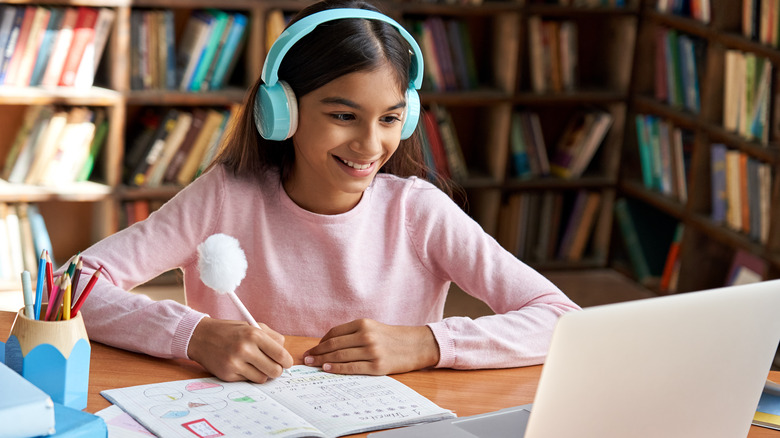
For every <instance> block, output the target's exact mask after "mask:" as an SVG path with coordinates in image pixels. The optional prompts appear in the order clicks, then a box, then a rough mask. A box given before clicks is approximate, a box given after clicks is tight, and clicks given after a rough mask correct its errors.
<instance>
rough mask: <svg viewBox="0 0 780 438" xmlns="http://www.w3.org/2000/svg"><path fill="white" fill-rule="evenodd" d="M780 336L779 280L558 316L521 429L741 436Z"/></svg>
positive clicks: (589, 435)
mask: <svg viewBox="0 0 780 438" xmlns="http://www.w3.org/2000/svg"><path fill="white" fill-rule="evenodd" d="M779 341H780V280H775V281H768V282H762V283H754V284H749V285H742V286H734V287H729V288H720V289H713V290H708V291H702V292H692V293H686V294H679V295H674V296H668V297H660V298H652V299H646V300H640V301H632V302H627V303H619V304H610V305H606V306H599V307H592V308H588V309H585V310H583V311H582V312H575V313H569V314H566V315H564V316H563V317H561V319H560V320H559V322H558V325H557V327H556V329H555V332H554V334H553V339H552V345H551V347H550V351H549V355H548V357H547V361H546V363H545V366H544V369H543V371H542V376H541V379H540V382H539V387H538V389H537V393H536V397H535V399H534V406H533V409H532V412H531V416H530V419H529V424H528V429H527V430H526V434H525V438H543V437H573V436H576V437H578V438H596V437H598V438H604V437H633V438H644V437H653V438H656V437H664V438H672V437H684V438H692V437H723V438H734V437H740V436H741V437H744V436H746V435H747V432H748V429H749V428H750V422H751V419H752V417H753V414H754V412H755V408H756V406H757V404H758V399H759V396H760V394H761V390H762V388H763V385H764V382H765V381H766V377H767V373H768V371H769V368H770V366H771V362H772V358H773V356H774V354H775V351H776V349H777V345H778V342H779Z"/></svg>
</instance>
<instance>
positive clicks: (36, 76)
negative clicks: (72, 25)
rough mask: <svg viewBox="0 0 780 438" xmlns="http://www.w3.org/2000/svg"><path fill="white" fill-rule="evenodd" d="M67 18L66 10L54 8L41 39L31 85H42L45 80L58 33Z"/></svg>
mask: <svg viewBox="0 0 780 438" xmlns="http://www.w3.org/2000/svg"><path fill="white" fill-rule="evenodd" d="M64 17H65V8H63V7H52V8H51V14H50V16H49V24H48V26H46V29H45V30H44V32H43V38H42V39H41V47H40V50H39V51H38V57H37V58H36V60H35V65H34V66H33V70H32V75H31V76H30V85H31V86H38V85H41V81H42V80H43V73H44V71H46V65H47V64H48V63H49V59H51V53H52V49H53V48H54V42H55V41H56V40H57V33H58V32H59V31H60V27H61V26H62V19H63V18H64Z"/></svg>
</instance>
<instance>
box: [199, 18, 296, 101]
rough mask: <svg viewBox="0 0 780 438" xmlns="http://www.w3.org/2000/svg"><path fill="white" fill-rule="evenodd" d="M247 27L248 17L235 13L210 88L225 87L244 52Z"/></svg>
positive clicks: (216, 63)
mask: <svg viewBox="0 0 780 438" xmlns="http://www.w3.org/2000/svg"><path fill="white" fill-rule="evenodd" d="M279 14H281V11H279ZM246 26H247V16H246V15H244V14H241V13H238V12H234V13H233V22H232V23H231V25H230V29H229V31H228V36H227V39H226V41H225V46H224V48H223V50H222V52H221V53H220V54H219V56H218V57H217V60H216V62H215V68H214V75H213V76H212V78H211V80H210V82H209V88H211V89H220V88H224V87H225V84H226V83H227V80H228V78H230V75H231V74H232V73H233V70H234V69H235V66H236V62H237V60H238V58H239V56H240V54H241V52H242V50H243V46H244V42H245V41H246V38H245V35H246ZM280 33H281V32H280Z"/></svg>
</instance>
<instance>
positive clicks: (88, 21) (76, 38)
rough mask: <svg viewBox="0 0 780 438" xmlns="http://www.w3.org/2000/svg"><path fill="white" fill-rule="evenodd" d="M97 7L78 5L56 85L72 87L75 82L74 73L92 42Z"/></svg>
mask: <svg viewBox="0 0 780 438" xmlns="http://www.w3.org/2000/svg"><path fill="white" fill-rule="evenodd" d="M98 15H99V13H98V9H96V8H92V7H88V6H79V7H78V16H77V17H76V23H75V24H74V25H73V38H72V40H71V42H70V47H69V48H68V54H67V55H66V56H65V61H64V62H63V64H62V73H61V74H60V80H59V83H58V85H61V86H65V87H72V86H73V85H75V84H76V73H78V69H79V64H81V60H82V59H83V57H84V52H85V51H86V49H87V46H89V45H91V44H94V41H95V24H96V23H97V20H98Z"/></svg>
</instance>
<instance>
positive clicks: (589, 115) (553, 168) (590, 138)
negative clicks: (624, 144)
mask: <svg viewBox="0 0 780 438" xmlns="http://www.w3.org/2000/svg"><path fill="white" fill-rule="evenodd" d="M613 120H614V117H613V116H612V114H611V113H609V112H607V111H603V110H600V109H590V110H583V111H578V112H577V113H576V114H575V115H574V116H573V117H571V118H570V119H569V121H568V123H567V125H566V127H565V128H564V131H563V134H562V135H561V137H560V139H559V140H558V143H557V144H556V146H555V150H553V152H552V154H551V155H550V173H551V174H552V175H553V176H557V177H560V178H564V179H573V178H579V177H580V176H582V174H583V173H584V172H585V170H586V169H587V168H588V166H589V165H590V162H591V161H592V160H593V157H594V156H595V154H596V151H597V150H598V149H599V147H600V146H601V144H602V143H603V142H604V139H605V138H606V136H607V133H608V132H609V129H610V128H611V127H612V121H613Z"/></svg>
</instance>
